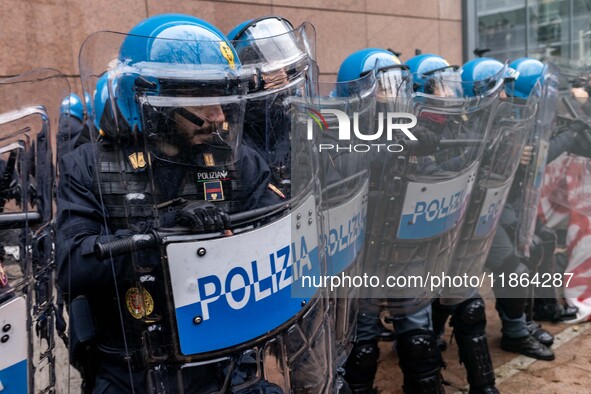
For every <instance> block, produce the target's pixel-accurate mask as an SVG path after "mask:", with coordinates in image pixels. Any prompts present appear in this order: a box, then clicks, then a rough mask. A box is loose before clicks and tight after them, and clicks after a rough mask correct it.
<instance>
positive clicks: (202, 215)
mask: <svg viewBox="0 0 591 394" xmlns="http://www.w3.org/2000/svg"><path fill="white" fill-rule="evenodd" d="M176 224H177V225H179V226H183V227H189V228H190V229H191V230H193V231H195V232H198V233H211V232H217V231H224V230H225V229H228V228H229V227H230V216H228V214H227V213H226V212H225V211H223V210H222V209H220V208H219V207H217V206H216V205H215V204H213V203H210V202H207V201H193V202H191V203H189V204H188V205H186V206H185V207H183V208H181V209H180V210H179V211H178V212H177V214H176Z"/></svg>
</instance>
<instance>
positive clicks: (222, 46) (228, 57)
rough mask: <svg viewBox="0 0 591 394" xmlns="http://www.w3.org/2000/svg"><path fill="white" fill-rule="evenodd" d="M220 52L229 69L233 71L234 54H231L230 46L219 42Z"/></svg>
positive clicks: (234, 66)
mask: <svg viewBox="0 0 591 394" xmlns="http://www.w3.org/2000/svg"><path fill="white" fill-rule="evenodd" d="M220 51H221V52H222V56H223V57H224V58H225V59H226V60H227V61H228V64H229V65H230V68H231V69H232V70H233V69H235V68H236V65H235V64H234V52H232V49H231V48H230V46H229V45H228V44H226V43H225V42H223V41H222V42H220Z"/></svg>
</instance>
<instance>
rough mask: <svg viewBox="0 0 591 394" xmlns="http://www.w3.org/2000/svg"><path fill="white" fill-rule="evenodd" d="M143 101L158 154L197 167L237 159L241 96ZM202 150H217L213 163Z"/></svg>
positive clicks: (146, 124) (150, 98)
mask: <svg viewBox="0 0 591 394" xmlns="http://www.w3.org/2000/svg"><path fill="white" fill-rule="evenodd" d="M140 102H141V103H142V104H141V108H142V121H143V124H144V131H145V133H146V137H147V139H148V141H147V142H148V143H149V144H150V145H151V147H152V148H155V149H153V150H152V152H154V153H155V154H156V155H157V156H158V155H159V154H162V157H161V158H164V159H167V160H170V161H177V162H180V163H182V164H193V165H197V166H212V165H219V164H229V163H232V162H234V161H235V160H236V157H237V154H238V150H239V145H240V139H241V132H242V119H243V116H244V105H243V103H242V102H241V101H240V100H239V99H234V98H228V97H223V98H222V97H218V98H214V97H208V98H194V97H191V98H187V97H164V96H144V97H141V98H140ZM201 153H202V154H206V153H212V154H214V153H215V155H216V157H215V160H214V162H213V163H212V162H208V160H207V159H203V158H204V157H208V156H202V155H200V154H201Z"/></svg>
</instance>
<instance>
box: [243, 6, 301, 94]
mask: <svg viewBox="0 0 591 394" xmlns="http://www.w3.org/2000/svg"><path fill="white" fill-rule="evenodd" d="M233 44H234V47H235V48H236V52H237V53H238V57H239V58H240V61H241V62H242V65H243V66H244V67H245V68H247V69H250V70H252V72H253V73H254V74H255V75H256V77H255V80H256V82H257V84H256V85H257V86H256V87H255V88H254V90H262V89H265V90H270V89H276V88H279V87H281V86H283V85H285V84H286V83H288V82H289V81H292V80H294V79H296V78H298V77H300V76H301V75H302V73H303V72H305V71H306V70H307V69H308V66H309V57H308V51H309V48H310V43H309V42H308V39H307V38H306V35H305V26H302V27H300V28H298V29H295V30H294V28H293V27H292V26H291V24H290V23H289V22H288V21H286V20H284V19H282V18H279V17H271V18H265V19H261V20H258V21H255V22H252V23H251V24H249V25H248V26H247V27H246V28H245V30H243V31H242V32H239V33H238V35H237V36H236V40H235V41H234V42H233ZM251 88H252V87H251Z"/></svg>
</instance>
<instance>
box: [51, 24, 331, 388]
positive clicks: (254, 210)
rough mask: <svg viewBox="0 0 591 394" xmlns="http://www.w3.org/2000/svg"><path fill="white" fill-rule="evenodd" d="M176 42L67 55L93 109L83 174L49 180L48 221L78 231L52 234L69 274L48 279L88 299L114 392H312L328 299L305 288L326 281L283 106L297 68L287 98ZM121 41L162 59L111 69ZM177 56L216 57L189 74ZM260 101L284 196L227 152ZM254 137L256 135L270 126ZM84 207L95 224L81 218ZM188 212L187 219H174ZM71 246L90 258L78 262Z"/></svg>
mask: <svg viewBox="0 0 591 394" xmlns="http://www.w3.org/2000/svg"><path fill="white" fill-rule="evenodd" d="M309 32H310V29H309V27H307V26H304V27H302V28H300V29H296V30H294V31H292V32H290V34H294V35H297V36H298V41H297V42H299V43H304V42H305V44H306V45H302V51H304V53H307V52H305V50H309V48H310V43H309V42H306V36H309ZM168 33H170V34H168ZM182 33H183V34H182V35H175V34H176V32H175V31H169V32H167V36H166V37H165V38H161V37H140V36H128V35H125V34H118V33H109V32H101V33H97V34H94V35H92V36H90V37H89V38H88V39H87V40H86V42H85V43H84V45H83V47H82V50H81V55H80V56H81V58H80V69H81V74H82V81H83V86H84V89H85V91H86V92H87V93H89V94H91V95H93V96H94V97H95V100H94V105H93V106H92V107H91V111H89V116H90V117H91V120H92V123H94V124H96V125H98V126H99V127H100V130H96V131H97V132H98V134H99V135H100V136H102V138H101V139H99V140H98V142H96V143H92V144H87V145H85V146H83V148H85V149H82V150H79V154H80V155H82V159H81V160H83V161H84V162H85V163H86V162H89V163H90V164H89V167H90V168H92V169H93V170H91V171H88V172H84V173H83V174H79V173H78V170H77V169H76V168H72V167H70V168H66V169H63V170H64V171H65V172H66V173H67V174H68V175H71V176H69V177H68V182H64V183H63V184H62V183H60V187H59V190H60V191H59V192H58V211H59V213H60V218H64V219H65V218H66V217H67V218H69V220H70V221H71V223H78V225H77V226H76V227H78V228H81V227H84V228H87V229H92V230H89V231H88V234H90V236H89V237H88V241H81V240H80V239H77V236H76V234H75V233H74V232H73V226H72V225H66V224H65V225H64V226H62V227H63V228H62V230H63V231H60V237H59V238H58V240H60V241H61V242H62V244H63V245H64V246H69V249H70V250H71V253H70V255H69V256H66V255H64V254H61V255H59V254H58V260H59V262H60V264H61V265H62V266H63V267H64V268H63V269H62V271H63V272H67V270H66V269H65V268H66V267H70V269H71V272H72V274H71V276H70V277H68V278H65V277H64V278H62V281H63V282H65V285H66V287H67V290H68V293H69V296H70V298H71V299H74V297H79V296H82V297H85V298H86V299H87V300H88V304H89V306H90V313H91V314H92V315H94V319H93V320H94V322H95V324H96V327H95V330H94V331H95V337H94V339H93V340H92V342H90V344H91V347H90V351H91V352H94V353H91V354H96V355H97V356H96V357H97V359H98V360H99V364H100V367H101V368H102V369H104V368H107V369H109V370H110V371H116V372H111V373H112V374H113V373H118V374H119V375H118V376H120V379H122V380H123V383H122V384H123V386H124V387H125V388H126V389H127V390H133V389H135V390H138V391H143V390H144V389H145V387H150V388H153V390H154V391H155V392H191V391H192V390H193V389H194V387H199V388H200V390H202V391H204V392H241V391H242V390H244V392H247V391H249V390H263V391H265V390H276V391H277V392H300V391H301V392H304V391H309V392H324V391H326V390H328V388H329V386H330V380H331V376H330V373H329V358H328V357H329V350H330V348H329V343H328V339H329V334H330V327H329V319H328V316H327V298H326V292H325V290H324V289H323V288H319V287H315V286H314V285H313V284H312V283H311V282H310V281H309V279H310V276H313V277H318V276H319V275H320V274H323V273H324V272H326V265H325V262H324V252H323V250H322V248H320V247H319V240H320V239H322V238H323V237H322V236H321V231H322V230H321V227H320V225H319V219H318V212H319V209H318V206H319V204H320V201H321V198H320V194H319V191H318V190H319V189H318V187H317V182H316V180H317V179H318V158H317V152H315V151H314V149H313V146H312V144H311V142H310V141H308V140H307V139H305V133H302V130H304V128H303V127H305V125H306V122H305V119H302V118H301V115H300V114H299V111H296V110H293V109H292V106H293V105H295V104H293V105H292V102H294V100H290V99H289V95H293V94H297V98H298V100H299V101H301V100H305V99H306V97H307V96H308V91H309V90H311V85H312V84H313V82H314V80H313V78H314V77H313V72H312V71H313V69H314V66H313V64H312V62H311V61H310V60H311V58H312V56H311V55H307V57H306V58H307V60H306V61H303V62H299V63H298V68H297V71H295V70H294V74H290V75H292V76H294V79H292V80H291V81H290V82H289V83H287V84H286V85H282V86H280V87H276V86H275V87H273V89H271V90H270V91H269V90H259V89H258V88H259V87H260V86H259V85H258V84H256V83H254V82H253V81H255V82H256V81H257V80H258V78H260V74H258V72H260V71H261V70H259V69H258V68H257V67H249V66H245V67H242V66H241V65H240V62H239V60H238V58H237V55H236V53H235V52H234V51H233V49H232V48H230V47H229V46H228V45H227V44H226V43H225V42H223V41H220V40H219V39H218V40H215V39H212V40H201V39H199V38H196V37H195V36H193V35H192V34H191V33H190V32H182ZM130 39H131V40H132V42H133V46H134V47H135V48H142V47H146V48H152V50H154V49H157V52H158V54H162V53H166V52H167V51H171V52H172V53H174V54H175V56H173V57H172V58H167V59H166V61H163V60H151V61H150V60H148V61H143V62H135V61H134V59H133V57H131V58H125V57H124V56H123V54H124V53H125V51H124V50H123V49H124V48H126V47H127V44H128V43H129V42H128V40H130ZM120 48H121V49H120ZM185 48H190V49H191V51H190V52H191V53H192V54H205V53H210V52H214V53H215V54H216V56H213V57H206V56H200V57H199V59H198V60H197V59H195V60H193V59H192V58H191V56H190V54H189V55H187V56H185V55H186V52H185V51H184V49H185ZM113 59H115V60H113ZM220 60H221V63H222V65H224V67H221V66H220V64H219V63H218V62H219V61H220ZM101 78H103V79H102V81H104V83H105V86H100V88H99V85H101V84H98V85H97V82H98V81H99V80H100V79H101ZM291 82H293V83H291ZM285 92H287V93H288V94H287V97H282V99H281V100H280V101H277V100H274V99H273V100H271V99H270V98H271V97H272V98H276V97H278V96H279V95H283V93H285ZM97 98H99V100H98V102H97ZM298 100H295V101H298ZM261 102H265V103H266V105H265V109H270V110H271V109H272V110H276V111H279V110H283V111H284V112H283V113H281V114H280V115H281V116H282V119H287V120H288V121H285V123H286V124H289V125H290V128H291V136H290V142H291V152H290V156H291V158H290V161H291V169H290V171H291V172H290V174H288V175H289V180H290V193H291V194H290V195H286V194H285V193H282V192H281V190H280V189H279V187H278V186H275V185H273V183H272V181H271V173H270V171H269V170H268V167H267V164H266V163H265V157H263V155H262V154H261V153H260V152H256V151H255V150H254V149H252V147H250V146H248V145H247V144H245V143H244V142H243V139H242V137H243V135H244V134H243V126H244V120H245V114H244V112H245V108H248V107H249V106H252V105H253V103H254V104H260V103H261ZM277 103H278V104H279V105H277V107H278V108H267V105H275V104H277ZM252 107H255V106H252ZM262 123H263V125H264V126H265V128H263V130H268V129H266V127H267V125H268V124H271V119H263V122H262ZM204 126H207V128H208V130H209V132H208V133H209V134H211V136H210V135H209V134H208V135H205V134H206V133H205V131H203V127H204ZM280 131H281V130H280ZM264 133H265V131H263V135H264ZM265 151H266V147H263V153H265ZM76 176H79V177H81V178H82V180H81V179H76ZM87 177H88V178H90V179H92V181H91V183H90V184H88V183H87V181H89V180H90V179H87ZM91 184H92V185H96V186H95V187H94V188H91V189H90V190H88V187H89V186H88V185H91ZM85 188H86V190H85ZM83 200H84V201H83ZM196 200H197V201H196ZM193 201H196V202H198V205H201V203H202V202H207V203H208V204H211V205H209V206H210V208H208V209H214V210H215V208H219V209H221V210H223V211H224V212H226V213H228V214H229V215H228V217H227V218H225V219H223V222H224V223H223V225H224V231H218V230H215V231H213V230H211V227H208V225H207V224H206V225H205V226H203V227H200V228H199V226H197V227H196V226H195V224H196V223H195V222H193V221H192V219H191V218H192V217H193V216H194V215H193V214H194V213H195V211H194V210H193V207H195V206H196V205H191V204H194V203H193ZM187 202H188V203H187ZM81 203H84V204H83V205H86V207H81V206H80V204H81ZM89 206H91V207H92V208H91V209H93V210H94V212H97V211H98V212H100V213H101V215H100V216H93V217H92V218H91V219H89V217H88V215H86V214H85V211H86V210H87V209H89ZM189 206H190V207H189ZM187 210H188V212H189V216H190V218H189V220H187V221H185V220H179V215H180V217H184V218H185V219H187V216H186V213H187ZM179 212H181V213H179ZM182 212H184V213H182ZM199 212H201V211H199ZM216 212H217V211H216ZM216 215H217V214H216ZM101 216H102V217H105V218H106V219H105V220H104V221H103V220H102V217H101ZM222 216H223V215H221V216H218V217H217V218H214V219H213V220H217V219H220V220H222V219H221V217H222ZM206 221H207V220H206ZM82 223H84V224H82ZM203 223H205V222H203ZM188 227H190V228H188ZM104 234H107V235H104ZM97 236H98V237H97ZM85 242H90V243H92V244H93V245H95V246H94V248H95V251H96V255H88V254H85V253H86V252H85V246H83V244H84V243H85ZM90 249H92V247H91V248H90ZM84 259H88V261H90V264H91V265H92V266H93V267H100V269H99V270H98V271H95V272H94V274H93V275H92V278H93V280H90V278H89V277H87V276H84V275H83V274H85V273H84V272H81V271H77V270H76V264H77V262H79V261H81V260H84ZM306 277H308V278H307V279H308V282H306ZM97 285H98V286H97ZM99 303H100V304H101V305H103V307H101V306H98V304H99ZM107 304H108V305H107ZM74 362H75V360H74ZM102 378H103V377H102V376H101V374H100V373H99V376H98V380H97V384H98V383H100V380H101V379H102Z"/></svg>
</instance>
